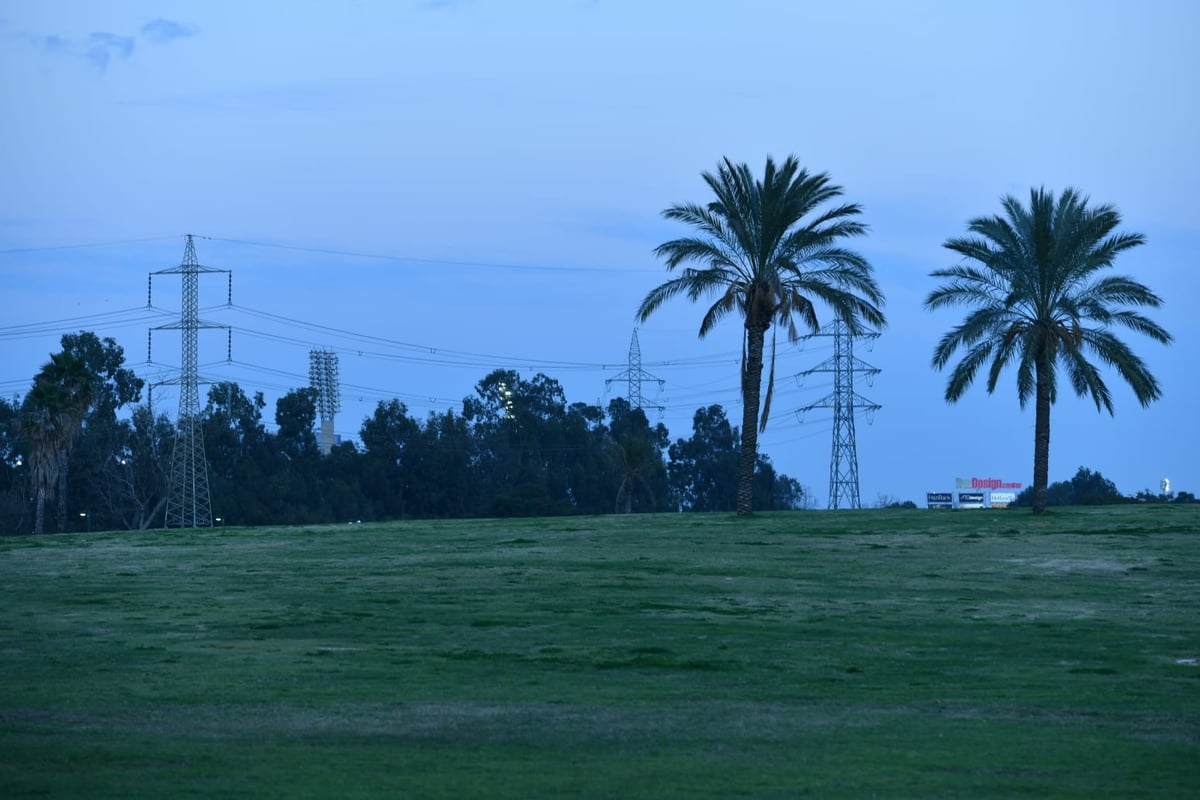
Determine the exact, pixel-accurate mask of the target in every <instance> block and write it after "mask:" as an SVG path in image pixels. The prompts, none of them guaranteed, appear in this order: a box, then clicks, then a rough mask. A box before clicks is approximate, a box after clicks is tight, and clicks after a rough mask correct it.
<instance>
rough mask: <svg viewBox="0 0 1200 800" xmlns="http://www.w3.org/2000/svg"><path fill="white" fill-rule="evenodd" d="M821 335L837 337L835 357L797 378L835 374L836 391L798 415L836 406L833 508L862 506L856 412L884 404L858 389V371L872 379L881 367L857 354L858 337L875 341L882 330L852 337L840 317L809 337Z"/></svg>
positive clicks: (871, 410)
mask: <svg viewBox="0 0 1200 800" xmlns="http://www.w3.org/2000/svg"><path fill="white" fill-rule="evenodd" d="M817 336H829V337H832V338H833V357H832V358H830V359H827V360H826V361H823V362H822V363H820V364H818V365H817V366H815V367H813V368H812V369H807V370H805V371H803V372H801V373H798V375H797V377H798V378H800V377H804V376H808V375H812V374H814V373H817V372H832V373H833V392H832V393H830V394H828V395H826V396H825V397H823V398H821V399H820V400H818V401H817V402H815V403H811V404H809V405H807V406H804V407H803V408H801V409H798V411H797V414H799V415H801V416H803V414H804V413H805V412H806V411H811V410H813V409H814V408H832V409H833V453H832V454H831V456H830V459H829V508H831V509H838V508H862V502H861V500H860V499H859V496H858V446H857V444H856V443H855V434H854V412H855V410H857V409H862V410H864V411H866V412H867V414H868V415H873V414H874V413H875V412H876V411H878V410H879V409H880V408H882V406H880V405H879V404H877V403H873V402H871V401H870V400H868V399H867V398H865V397H863V396H862V395H860V394H858V393H857V392H855V391H854V374H855V373H856V372H857V373H859V374H862V375H865V376H867V379H868V382H870V379H872V378H874V377H875V376H876V375H878V374H879V369H878V368H876V367H873V366H871V365H870V364H868V363H866V362H865V361H862V360H860V359H858V358H855V357H854V340H855V339H856V338H858V339H868V340H873V339H876V338H878V337H879V334H878V333H864V334H860V335H858V336H852V335H851V334H850V329H849V327H848V326H847V325H846V323H845V322H843V321H842V320H840V319H839V320H836V321H834V322H831V323H830V324H828V325H826V326H825V327H823V328H821V330H820V331H818V332H817V333H814V334H810V335H809V336H805V337H804V338H805V339H810V338H813V337H817Z"/></svg>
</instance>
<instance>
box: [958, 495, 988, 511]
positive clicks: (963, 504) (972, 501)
mask: <svg viewBox="0 0 1200 800" xmlns="http://www.w3.org/2000/svg"><path fill="white" fill-rule="evenodd" d="M958 507H959V508H983V492H959V493H958Z"/></svg>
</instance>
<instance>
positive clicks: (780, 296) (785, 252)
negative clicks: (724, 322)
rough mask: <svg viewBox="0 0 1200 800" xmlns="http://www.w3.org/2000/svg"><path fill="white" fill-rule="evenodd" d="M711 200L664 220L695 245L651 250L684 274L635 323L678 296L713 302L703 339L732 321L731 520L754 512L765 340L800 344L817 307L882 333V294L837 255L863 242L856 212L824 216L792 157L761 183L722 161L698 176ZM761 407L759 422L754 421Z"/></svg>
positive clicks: (854, 264)
mask: <svg viewBox="0 0 1200 800" xmlns="http://www.w3.org/2000/svg"><path fill="white" fill-rule="evenodd" d="M702 177H703V178H704V182H705V183H706V184H708V187H709V189H711V190H712V193H713V195H714V196H715V199H714V200H712V201H710V202H709V203H708V204H707V205H703V206H702V205H699V204H696V203H685V204H680V205H674V206H671V207H670V208H668V209H666V210H665V211H663V216H664V217H666V218H667V219H669V220H673V221H676V222H682V223H684V224H686V225H690V226H691V227H692V228H694V229H695V231H696V233H695V235H693V236H690V237H686V238H682V239H673V240H671V241H669V242H665V243H663V244H661V245H659V246H658V247H657V248H656V249H655V251H654V252H655V254H656V255H657V256H659V257H660V258H663V259H665V260H666V265H667V269H668V270H674V269H675V268H677V267H679V266H680V265H683V264H696V265H697V266H695V267H686V268H685V269H683V270H682V272H681V273H680V274H679V275H678V276H677V277H674V278H672V279H671V280H669V281H667V282H666V283H664V284H662V285H661V286H658V287H656V288H654V289H652V290H651V291H650V292H649V293H648V294H647V295H646V297H645V299H644V300H642V304H641V306H640V307H639V308H638V312H637V316H638V318H639V319H641V320H642V321H643V322H644V321H645V320H646V319H647V318H648V317H649V316H650V315H651V314H652V313H654V311H655V310H657V309H658V308H659V307H660V306H661V305H662V304H663V303H665V302H666V301H667V300H669V299H671V298H673V297H675V296H676V295H680V294H683V295H685V296H686V297H687V298H688V299H689V300H691V301H693V302H695V301H696V300H699V299H700V298H702V297H705V296H712V295H716V302H714V303H713V304H712V306H710V307H709V309H708V311H707V312H705V314H704V317H703V319H702V320H701V322H700V336H701V337H704V336H705V335H707V334H708V333H709V332H710V331H711V330H712V329H713V328H714V327H715V326H716V324H717V323H718V322H719V321H720V320H721V319H723V318H724V317H725V316H727V315H728V314H731V313H733V314H736V315H738V316H739V317H740V318H741V320H742V324H743V328H744V330H743V335H742V367H741V372H742V383H741V391H742V431H741V434H742V442H741V451H740V453H739V459H738V499H737V511H738V514H749V513H750V512H751V510H752V508H753V492H754V465H755V462H756V460H757V456H758V434H759V433H760V432H761V431H763V430H765V429H766V425H767V418H768V417H769V415H770V411H771V396H772V394H773V389H774V385H775V338H774V336H772V339H771V363H770V373H769V374H770V378H769V380H768V383H767V394H766V398H765V400H763V398H762V396H761V392H762V371H763V350H764V344H765V341H766V333H767V330H768V329H769V328H770V327H771V325H772V324H778V325H780V326H782V327H783V328H784V329H785V330H786V332H787V336H788V339H789V340H790V341H796V340H797V339H799V338H800V335H801V334H800V331H799V329H798V328H797V325H796V322H797V319H799V321H800V322H802V323H803V325H804V327H805V329H806V330H807V331H808V332H816V331H817V330H818V329H819V327H820V323H819V321H818V317H817V303H822V304H824V305H825V306H828V307H829V309H831V310H832V312H833V314H834V315H835V316H837V317H838V318H840V319H843V320H845V321H846V323H847V325H848V326H849V327H850V331H851V333H859V332H861V331H863V330H864V323H865V324H866V325H867V326H871V327H882V326H883V325H884V324H885V320H884V316H883V312H882V311H881V310H880V306H882V305H883V293H882V292H881V291H880V290H879V286H878V284H876V282H875V278H874V276H873V275H872V270H871V265H870V264H869V263H868V262H867V260H866V259H865V258H863V257H862V256H861V255H859V254H858V253H856V252H854V251H852V250H847V249H845V248H844V247H843V246H842V245H841V241H842V239H845V238H848V237H854V236H862V235H864V234H865V233H866V226H865V225H864V224H863V223H861V222H859V221H858V219H857V217H858V215H859V214H860V213H861V209H860V208H859V206H858V205H856V204H843V205H837V206H833V207H829V208H825V209H822V208H821V206H823V205H824V204H825V203H828V202H830V201H832V200H834V199H836V198H838V197H840V196H841V195H842V188H841V187H840V186H837V185H835V184H833V183H831V182H830V178H829V175H828V174H827V173H820V174H811V173H809V172H808V170H806V169H802V168H801V167H800V163H799V161H798V160H797V159H796V157H795V156H788V158H787V159H786V160H785V161H784V162H783V163H782V164H780V165H778V166H777V165H776V164H775V162H774V160H773V159H771V158H770V157H768V158H767V164H766V168H765V169H764V171H763V176H762V179H761V180H759V179H756V178H755V177H754V176H753V175H752V174H751V172H750V167H749V166H747V165H746V164H734V163H733V162H731V161H730V160H729V159H728V158H726V159H723V160H722V162H721V164H720V165H719V167H718V170H717V173H716V174H715V175H714V174H712V173H708V172H705V173H702ZM760 400H762V401H763V402H762V403H761V405H762V416H761V418H760V416H759V406H760Z"/></svg>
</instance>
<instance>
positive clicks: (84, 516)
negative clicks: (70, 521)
mask: <svg viewBox="0 0 1200 800" xmlns="http://www.w3.org/2000/svg"><path fill="white" fill-rule="evenodd" d="M79 518H80V519H81V520H83V522H84V525H86V526H87V532H88V533H91V532H92V518H91V517H89V516H88V513H87V512H86V511H80V512H79Z"/></svg>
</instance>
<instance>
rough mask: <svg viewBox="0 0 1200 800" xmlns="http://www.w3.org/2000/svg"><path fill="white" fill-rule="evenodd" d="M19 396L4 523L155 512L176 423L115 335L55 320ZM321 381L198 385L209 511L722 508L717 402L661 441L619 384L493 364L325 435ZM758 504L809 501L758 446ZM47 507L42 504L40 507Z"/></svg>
mask: <svg viewBox="0 0 1200 800" xmlns="http://www.w3.org/2000/svg"><path fill="white" fill-rule="evenodd" d="M62 348H63V349H62V351H61V352H59V353H55V354H53V355H52V356H51V358H50V360H49V361H48V362H47V363H46V364H45V365H44V366H43V368H42V369H41V371H40V372H39V373H38V375H37V376H36V377H35V379H34V381H33V386H32V388H31V389H30V391H29V393H28V394H27V395H26V396H25V397H24V398H13V399H12V400H6V399H0V459H2V465H0V529H2V530H4V531H5V532H8V533H27V532H30V531H40V530H50V529H53V530H59V531H63V530H71V531H79V530H87V529H92V530H108V529H141V528H148V527H159V526H161V525H162V524H163V520H164V509H165V504H166V498H167V492H168V481H169V474H170V464H171V457H172V450H173V447H174V444H175V437H176V428H175V425H174V423H173V422H172V421H171V420H170V419H168V418H167V417H166V415H164V414H157V415H156V414H154V413H153V412H152V411H151V410H150V408H149V407H148V406H147V405H142V404H139V403H140V399H141V392H142V390H143V388H144V385H143V382H142V380H141V379H140V378H138V377H137V376H136V375H135V374H134V373H133V372H132V371H130V370H129V369H127V368H126V367H125V366H124V353H123V350H122V348H121V347H120V345H118V344H117V343H116V342H115V341H114V340H113V339H111V338H105V339H101V338H99V337H98V336H97V335H96V334H94V333H91V332H86V331H83V332H79V333H74V334H67V335H64V336H63V337H62ZM317 400H318V397H317V393H316V390H314V389H311V388H297V389H293V390H292V391H290V392H288V393H287V394H285V395H283V396H282V397H280V398H279V399H278V401H277V402H276V404H275V409H274V423H275V425H274V426H273V428H274V429H273V430H271V429H269V428H268V425H267V419H266V417H265V414H266V413H267V403H266V401H265V399H264V398H263V395H262V393H261V392H256V393H254V394H248V393H247V391H246V390H245V389H243V388H242V387H241V386H239V385H238V384H237V383H218V384H215V385H213V386H211V387H209V389H208V392H207V397H206V400H205V402H204V408H203V410H202V415H201V416H202V419H201V422H202V426H203V431H204V448H205V455H206V458H207V464H208V480H209V486H210V490H211V497H212V513H213V517H214V520H218V519H219V522H217V523H216V524H228V525H264V524H307V523H325V522H348V521H358V520H394V519H407V518H439V517H506V516H539V515H559V514H605V513H631V512H646V511H676V510H679V511H732V510H735V508H736V505H737V481H738V457H739V456H738V454H739V445H740V435H739V431H738V429H737V427H735V426H733V425H731V423H730V422H729V420H728V418H727V417H726V415H725V411H724V409H723V408H722V407H721V406H719V405H712V406H708V407H703V408H699V409H697V411H696V413H695V416H694V419H693V430H692V433H691V436H689V437H687V438H679V439H676V440H674V441H672V440H671V438H670V434H669V432H668V430H667V428H666V427H665V426H664V425H662V424H661V423H658V424H652V423H651V422H650V420H649V419H648V418H647V416H646V414H645V413H644V412H643V411H642V410H641V409H638V408H633V407H631V406H630V404H629V403H628V401H627V400H625V399H624V398H616V399H614V400H612V401H611V402H610V403H609V404H608V407H607V408H602V407H600V406H597V405H589V404H586V403H570V402H568V401H567V398H566V396H565V393H564V391H563V389H562V386H561V385H560V384H559V383H558V381H556V380H554V379H553V378H550V377H548V376H546V375H544V374H540V373H539V374H537V375H534V376H533V377H531V378H524V377H522V376H521V375H520V374H519V373H517V372H515V371H512V370H495V371H493V372H492V373H490V374H488V375H487V376H485V377H484V378H483V379H482V380H480V381H479V382H478V384H477V385H476V386H475V393H474V394H473V395H472V396H469V397H467V398H465V399H464V400H463V403H462V407H461V410H458V411H454V410H449V411H444V412H431V413H430V414H429V415H428V416H426V417H425V418H424V419H419V418H417V417H415V416H413V415H412V414H410V413H409V411H408V409H407V407H406V406H405V405H404V403H402V402H400V401H399V400H388V401H381V402H380V403H379V404H378V405H377V407H376V408H375V410H374V413H373V414H372V415H371V416H370V417H368V418H366V419H364V420H363V422H362V425H361V428H360V430H359V438H360V440H361V446H359V445H358V444H356V443H354V442H341V443H338V444H335V445H334V446H333V447H332V449H331V450H330V452H329V453H327V454H325V453H322V452H321V451H320V448H319V446H318V442H317V436H316V433H315V428H316V423H317V407H318V406H317ZM755 481H756V487H755V488H756V503H755V507H756V508H757V509H762V510H767V509H794V508H802V507H806V506H808V505H810V500H811V498H810V496H809V494H807V493H806V492H805V490H804V489H803V488H802V487H801V486H800V485H799V483H798V482H797V481H795V480H794V479H792V478H789V477H788V476H786V475H783V474H780V473H778V472H776V470H775V469H774V467H773V466H772V464H771V462H770V459H769V458H767V457H765V456H760V457H759V459H758V463H757V466H756V470H755ZM51 512H52V513H51Z"/></svg>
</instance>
